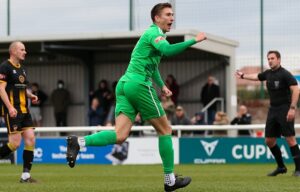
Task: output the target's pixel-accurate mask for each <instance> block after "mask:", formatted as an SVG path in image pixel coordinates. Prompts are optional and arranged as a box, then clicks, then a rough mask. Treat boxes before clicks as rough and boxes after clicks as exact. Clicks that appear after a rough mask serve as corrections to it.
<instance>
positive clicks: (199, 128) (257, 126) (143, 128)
mask: <svg viewBox="0 0 300 192" xmlns="http://www.w3.org/2000/svg"><path fill="white" fill-rule="evenodd" d="M264 128H265V124H252V125H172V130H176V131H178V137H181V131H215V130H226V131H233V130H264ZM295 129H300V124H295ZM103 130H114V127H113V126H85V127H84V126H82V127H38V128H36V129H35V132H37V133H45V132H85V131H89V132H97V131H103ZM131 130H132V131H151V130H154V128H153V127H152V126H133V127H132V129H131ZM0 133H6V128H5V127H3V128H0Z"/></svg>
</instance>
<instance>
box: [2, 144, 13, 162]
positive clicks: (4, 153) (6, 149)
mask: <svg viewBox="0 0 300 192" xmlns="http://www.w3.org/2000/svg"><path fill="white" fill-rule="evenodd" d="M8 145H9V144H8V143H7V144H6V145H3V146H2V147H0V159H2V158H4V157H6V156H8V155H9V154H10V153H11V152H13V151H12V150H11V149H10V148H9V146H8Z"/></svg>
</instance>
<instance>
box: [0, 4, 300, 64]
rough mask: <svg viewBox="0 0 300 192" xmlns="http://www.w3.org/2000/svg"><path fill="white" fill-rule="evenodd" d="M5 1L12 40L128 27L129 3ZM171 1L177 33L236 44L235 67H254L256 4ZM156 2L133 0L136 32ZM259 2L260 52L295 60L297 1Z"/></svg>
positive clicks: (299, 28)
mask: <svg viewBox="0 0 300 192" xmlns="http://www.w3.org/2000/svg"><path fill="white" fill-rule="evenodd" d="M10 1H11V34H12V35H16V36H20V35H45V34H70V33H85V32H109V31H128V28H129V0H110V1H107V0H10ZM173 1H174V2H176V8H175V16H176V28H177V29H197V30H201V31H205V32H208V33H212V34H215V35H218V36H223V37H225V38H229V39H233V40H236V41H239V43H240V46H239V47H238V48H237V64H238V65H246V64H247V62H252V63H249V64H248V65H258V64H259V56H260V41H259V40H260V38H259V35H260V23H259V22H260V15H259V14H260V9H259V6H260V1H259V0H256V1H248V0H226V1H220V0H173ZM6 2H7V0H0V37H1V36H2V37H3V36H5V35H6V31H7V28H6ZM158 2H162V1H159V0H135V1H134V5H135V11H134V16H135V20H134V26H135V29H136V30H144V29H145V28H146V27H148V26H149V25H150V24H151V19H150V10H151V8H152V7H153V5H154V4H156V3H158ZM264 2H265V7H264V8H265V9H264V13H265V14H264V19H265V20H264V21H265V22H264V24H265V26H264V30H265V41H264V42H265V52H266V51H267V50H269V49H278V50H280V51H281V52H282V55H283V60H284V61H286V62H300V56H298V53H299V51H300V45H299V42H300V36H299V34H300V25H299V23H300V16H299V13H298V11H299V10H300V1H299V0H288V1H286V0H264ZM285 58H286V59H285ZM288 65H291V63H288Z"/></svg>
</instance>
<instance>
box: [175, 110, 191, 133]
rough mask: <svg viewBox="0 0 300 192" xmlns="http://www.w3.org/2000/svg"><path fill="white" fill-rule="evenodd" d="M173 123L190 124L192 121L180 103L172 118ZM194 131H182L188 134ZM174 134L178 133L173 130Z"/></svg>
mask: <svg viewBox="0 0 300 192" xmlns="http://www.w3.org/2000/svg"><path fill="white" fill-rule="evenodd" d="M171 124H172V125H190V124H191V121H190V119H189V118H188V117H187V115H186V113H185V111H184V109H183V107H182V106H180V105H178V106H177V107H176V111H175V115H174V116H173V118H172V120H171ZM191 133H192V132H191V131H182V134H188V135H190V134H191ZM173 134H174V135H176V134H177V133H176V132H175V131H173Z"/></svg>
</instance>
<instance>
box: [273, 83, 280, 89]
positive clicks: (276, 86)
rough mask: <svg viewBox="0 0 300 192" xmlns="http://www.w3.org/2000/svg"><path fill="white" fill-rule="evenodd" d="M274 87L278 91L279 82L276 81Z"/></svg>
mask: <svg viewBox="0 0 300 192" xmlns="http://www.w3.org/2000/svg"><path fill="white" fill-rule="evenodd" d="M274 86H275V88H276V89H278V88H279V81H274Z"/></svg>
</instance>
